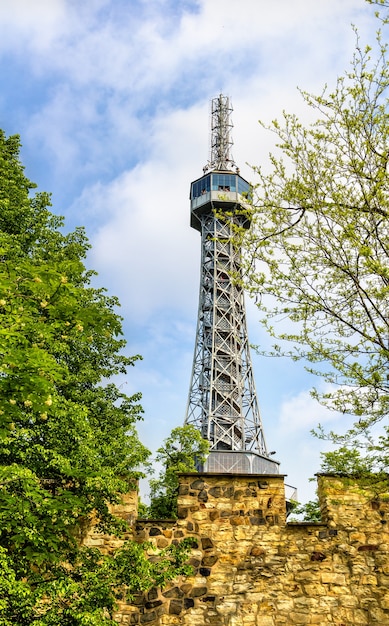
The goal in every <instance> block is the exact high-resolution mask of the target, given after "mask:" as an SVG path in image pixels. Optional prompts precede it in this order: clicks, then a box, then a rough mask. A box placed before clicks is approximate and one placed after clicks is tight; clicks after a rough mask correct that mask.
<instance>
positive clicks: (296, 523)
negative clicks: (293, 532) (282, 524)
mask: <svg viewBox="0 0 389 626" xmlns="http://www.w3.org/2000/svg"><path fill="white" fill-rule="evenodd" d="M286 525H287V526H288V528H290V527H292V528H294V527H300V526H302V527H304V528H306V527H307V526H313V527H314V528H318V527H319V526H320V527H323V526H324V527H325V528H327V526H328V524H327V523H326V522H287V523H286Z"/></svg>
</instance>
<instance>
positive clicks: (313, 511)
mask: <svg viewBox="0 0 389 626" xmlns="http://www.w3.org/2000/svg"><path fill="white" fill-rule="evenodd" d="M292 514H293V515H302V516H303V517H302V521H303V522H321V511H320V506H319V501H318V500H317V499H316V500H309V502H306V503H305V504H299V503H297V502H296V506H295V507H294V508H293V509H292ZM289 521H290V522H295V521H296V519H295V518H293V517H291V518H290V520H289Z"/></svg>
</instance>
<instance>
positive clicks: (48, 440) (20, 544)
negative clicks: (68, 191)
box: [0, 132, 188, 626]
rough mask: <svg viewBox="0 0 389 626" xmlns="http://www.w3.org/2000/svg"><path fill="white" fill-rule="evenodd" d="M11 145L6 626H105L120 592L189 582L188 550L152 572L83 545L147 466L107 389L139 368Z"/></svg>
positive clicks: (3, 464) (143, 559)
mask: <svg viewBox="0 0 389 626" xmlns="http://www.w3.org/2000/svg"><path fill="white" fill-rule="evenodd" d="M19 147H20V144H19V139H18V138H17V137H9V138H6V137H5V135H4V134H3V133H2V132H0V336H1V341H0V353H1V359H0V442H1V445H0V568H1V574H2V575H1V576H0V580H1V582H0V591H1V593H0V597H1V600H0V625H2V626H8V625H11V624H12V626H28V624H38V625H40V626H56V625H57V624H58V625H59V624H61V626H64V625H65V626H66V625H69V626H70V625H72V626H74V625H78V624H80V625H81V624H83V625H84V624H88V625H92V626H93V625H95V624H96V625H97V624H98V625H99V626H100V625H101V624H109V623H113V622H112V621H111V619H110V616H111V615H112V611H113V607H114V604H115V597H116V592H117V591H118V590H120V593H122V594H123V593H127V592H131V591H133V590H136V589H141V588H147V587H148V586H149V585H153V584H160V583H161V584H162V583H163V582H164V581H165V580H168V579H169V578H170V577H172V576H174V575H175V574H176V573H177V572H180V571H184V570H185V567H184V556H185V554H186V551H187V549H188V546H186V545H183V546H181V547H180V546H178V547H176V546H174V547H173V548H172V549H171V550H170V552H166V553H165V554H162V555H160V556H159V557H158V558H157V559H156V560H155V562H153V563H151V562H150V560H149V558H148V556H147V551H148V550H149V546H147V545H145V546H142V545H138V544H134V543H132V542H127V543H126V544H125V545H124V547H123V549H122V550H120V551H118V552H117V553H116V554H114V555H110V556H104V557H102V555H101V554H100V553H99V552H95V551H93V550H89V549H86V548H83V547H81V546H80V541H81V539H82V537H83V534H84V532H85V530H86V528H87V527H88V524H89V522H90V521H91V519H92V517H93V520H94V521H95V522H96V523H97V525H98V526H99V527H100V529H101V530H103V531H105V532H109V533H113V534H116V535H120V534H121V533H122V531H123V530H126V528H127V527H126V524H125V522H124V521H123V520H119V519H118V518H116V517H114V516H113V515H112V514H111V512H110V508H109V506H110V504H115V503H117V502H119V501H120V497H121V494H122V493H124V492H126V491H128V489H129V488H133V487H134V484H135V482H134V481H135V479H136V477H137V476H138V475H139V468H140V467H141V466H142V465H144V464H145V462H146V460H147V457H148V454H149V453H148V451H147V450H146V448H145V447H144V446H143V445H142V444H141V442H140V441H139V439H138V436H137V432H136V421H137V420H138V419H140V417H141V414H142V409H141V406H140V404H139V400H140V396H139V394H135V395H134V396H132V397H127V396H125V395H124V394H123V393H121V391H120V389H118V388H117V387H116V386H115V385H114V384H108V385H105V386H103V383H105V381H106V380H107V379H109V378H110V377H111V376H113V375H115V374H118V373H125V372H127V368H128V367H129V366H132V365H133V364H134V363H135V361H136V360H137V358H138V357H128V356H125V355H124V353H123V349H124V345H125V343H124V340H123V338H122V328H121V318H120V317H119V316H118V315H117V313H116V311H115V309H116V307H117V305H118V302H117V300H116V298H112V297H110V296H108V295H107V294H106V292H105V290H103V289H97V288H95V287H93V286H92V284H91V279H92V276H93V272H90V271H88V270H86V268H85V266H84V264H83V259H84V258H85V256H86V254H87V251H88V248H89V244H88V242H87V239H86V237H85V233H84V231H83V229H77V230H75V231H74V232H72V233H69V234H63V233H62V231H61V227H62V226H63V222H62V219H61V218H58V217H56V216H54V215H53V214H51V213H50V211H49V210H48V207H49V204H50V202H49V196H48V195H47V194H45V193H35V195H32V194H31V191H32V190H33V189H34V187H35V186H34V185H33V184H32V183H31V182H30V181H29V180H28V179H27V178H26V177H25V175H24V171H23V167H22V165H21V163H20V161H19ZM135 470H136V471H135Z"/></svg>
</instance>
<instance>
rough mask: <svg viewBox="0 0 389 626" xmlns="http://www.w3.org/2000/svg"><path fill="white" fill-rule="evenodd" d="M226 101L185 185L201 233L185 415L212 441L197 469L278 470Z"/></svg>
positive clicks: (244, 186)
mask: <svg viewBox="0 0 389 626" xmlns="http://www.w3.org/2000/svg"><path fill="white" fill-rule="evenodd" d="M231 111H232V107H231V105H230V101H229V98H228V97H226V96H223V95H219V96H218V97H217V98H215V99H214V100H212V110H211V149H210V160H209V162H208V164H207V166H206V167H205V168H204V175H203V176H202V177H201V178H199V179H198V180H195V181H194V182H193V183H192V184H191V190H190V203H191V226H192V227H193V228H195V229H196V230H198V231H200V233H201V277H200V295H199V310H198V321H197V332H196V344H195V351H194V358H193V369H192V378H191V383H190V389H189V397H188V404H187V411H186V418H185V423H186V424H193V425H194V426H195V427H196V428H197V429H198V430H200V432H201V433H202V436H203V437H204V439H207V440H208V441H209V442H210V455H209V457H208V459H207V461H206V464H205V467H203V468H202V469H203V470H204V471H207V472H223V473H232V472H240V473H258V474H260V473H278V466H279V464H278V462H277V461H274V460H273V459H271V458H270V456H269V453H268V451H267V447H266V442H265V437H264V433H263V427H262V422H261V417H260V412H259V406H258V400H257V394H256V390H255V383H254V377H253V369H252V363H251V358H250V349H249V341H248V335H247V328H246V311H245V305H244V292H243V288H242V286H241V284H240V281H239V280H237V278H238V279H239V276H240V275H241V251H240V249H239V247H237V245H236V244H235V243H234V240H233V237H232V235H233V228H234V226H242V227H243V228H250V219H249V217H248V216H249V211H248V210H247V209H249V206H248V204H247V197H248V196H249V194H250V184H249V183H248V182H247V181H246V180H244V178H242V177H241V176H240V175H239V170H238V168H237V167H236V165H235V163H234V161H233V158H232V155H231V146H232V139H231V128H232V124H231V118H230V114H231Z"/></svg>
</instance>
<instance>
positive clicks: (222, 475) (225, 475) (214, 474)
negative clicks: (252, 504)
mask: <svg viewBox="0 0 389 626" xmlns="http://www.w3.org/2000/svg"><path fill="white" fill-rule="evenodd" d="M177 475H178V476H209V477H210V478H229V477H231V478H255V479H257V478H285V477H286V476H287V475H288V474H239V473H236V474H235V473H234V474H233V473H229V472H228V473H227V472H226V473H221V472H177Z"/></svg>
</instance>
